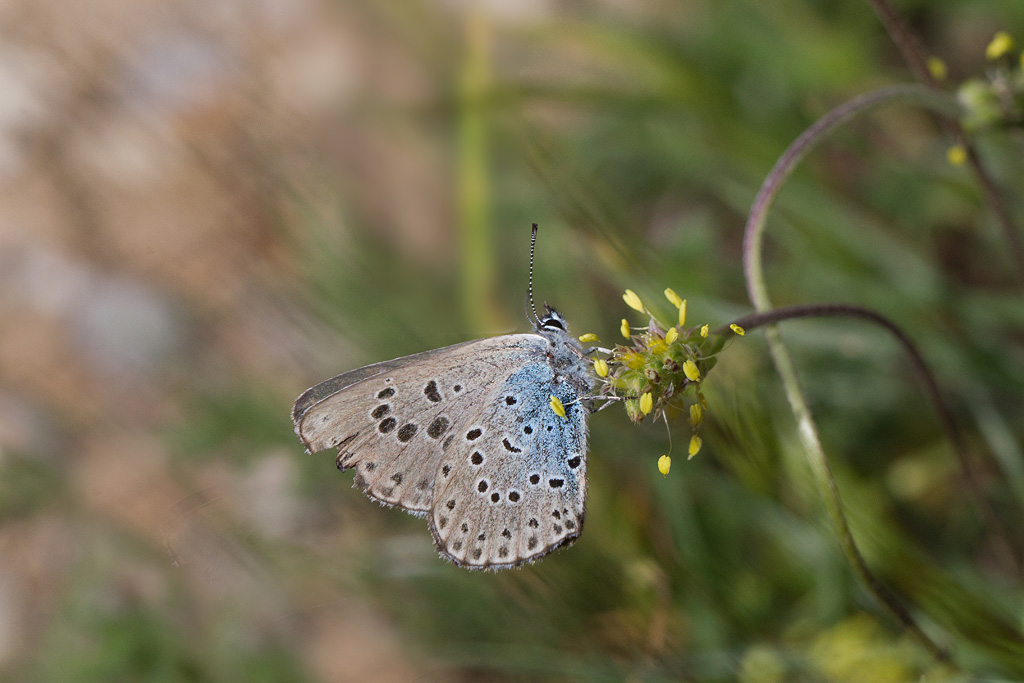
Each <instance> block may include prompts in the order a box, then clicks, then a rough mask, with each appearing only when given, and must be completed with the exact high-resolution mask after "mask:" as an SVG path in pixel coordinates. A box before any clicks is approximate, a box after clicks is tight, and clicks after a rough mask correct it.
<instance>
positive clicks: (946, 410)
mask: <svg viewBox="0 0 1024 683" xmlns="http://www.w3.org/2000/svg"><path fill="white" fill-rule="evenodd" d="M836 317H843V318H858V319H861V320H866V321H868V322H870V323H874V324H875V325H878V326H879V327H881V328H883V329H884V330H886V331H887V332H889V333H890V334H891V335H892V336H893V337H894V338H895V339H896V341H898V342H899V344H900V346H902V347H903V351H904V352H905V353H906V354H907V358H908V359H909V360H910V367H911V369H912V370H913V372H914V374H915V375H916V376H917V379H918V381H919V382H920V384H921V387H922V389H924V392H925V394H927V396H928V399H929V400H930V401H931V404H932V406H933V407H934V408H935V412H936V414H937V417H938V419H939V424H940V425H941V426H942V430H943V432H945V435H946V438H947V439H948V440H949V443H950V445H951V446H952V447H953V452H954V453H955V454H956V457H957V460H958V461H959V463H960V468H961V470H962V471H963V476H964V479H965V480H966V482H967V486H968V489H969V490H970V492H971V495H972V496H973V497H974V501H975V504H976V505H977V506H978V509H979V510H980V512H981V516H982V518H983V521H984V522H985V523H986V525H987V526H988V528H990V529H991V530H992V531H993V533H994V534H995V537H994V538H995V541H996V546H997V548H998V551H999V554H1000V556H1001V558H1000V559H1001V561H1002V562H1003V564H1004V565H1005V567H1006V568H1007V570H1008V571H1009V572H1010V573H1012V574H1014V575H1018V576H1019V575H1020V572H1021V566H1020V562H1019V561H1018V559H1017V553H1016V552H1015V551H1014V549H1013V543H1012V542H1011V541H1010V538H1011V535H1010V532H1009V530H1008V529H1007V528H1006V525H1005V523H1004V522H1003V520H1002V518H1001V517H999V515H997V514H996V511H995V510H994V509H993V508H992V505H991V504H990V503H989V501H988V499H987V498H986V497H985V495H984V492H983V487H982V484H981V479H980V476H979V475H978V472H977V470H976V468H975V467H974V465H972V462H973V461H972V459H971V457H970V448H969V446H968V443H967V439H966V437H965V436H964V433H963V430H962V429H961V427H960V423H959V421H958V420H957V419H956V415H955V413H954V412H953V409H952V407H951V406H950V405H949V402H948V401H947V400H946V398H945V395H944V394H943V393H942V391H941V389H940V388H939V383H938V380H937V379H936V378H935V374H934V373H933V372H932V371H931V368H930V367H929V366H928V363H927V362H926V361H925V359H924V356H922V355H921V351H920V350H919V349H918V348H917V345H916V344H915V343H914V342H913V340H911V339H910V337H909V336H908V335H907V334H906V332H904V331H903V329H902V328H900V327H899V326H898V325H897V324H896V323H894V322H893V321H892V320H890V319H889V318H887V317H885V316H884V315H882V314H881V313H878V312H877V311H873V310H871V309H869V308H864V307H862V306H856V305H853V304H834V303H829V304H806V305H800V306H785V307H782V308H776V309H774V310H771V311H766V312H765V313H754V314H752V315H748V316H745V317H743V318H740V319H739V320H736V321H735V322H734V323H733V324H736V325H739V326H740V327H742V328H743V329H744V330H747V331H749V330H755V329H757V328H758V327H763V326H765V325H771V324H774V323H778V322H782V321H785V320H795V319H799V318H836ZM729 331H731V330H730V328H729V326H723V327H721V328H719V329H718V330H716V333H718V334H722V335H724V334H726V333H727V332H729Z"/></svg>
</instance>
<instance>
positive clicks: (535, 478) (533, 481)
mask: <svg viewBox="0 0 1024 683" xmlns="http://www.w3.org/2000/svg"><path fill="white" fill-rule="evenodd" d="M530 483H531V484H533V485H534V486H536V485H537V484H539V483H540V475H539V474H531V475H530Z"/></svg>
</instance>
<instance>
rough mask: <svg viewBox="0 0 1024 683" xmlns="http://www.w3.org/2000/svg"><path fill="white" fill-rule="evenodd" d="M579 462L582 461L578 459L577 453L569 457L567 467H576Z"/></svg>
mask: <svg viewBox="0 0 1024 683" xmlns="http://www.w3.org/2000/svg"><path fill="white" fill-rule="evenodd" d="M581 462H583V461H582V460H581V459H580V456H578V455H577V456H576V457H574V458H569V467H571V468H572V469H576V468H577V467H579V466H580V463H581Z"/></svg>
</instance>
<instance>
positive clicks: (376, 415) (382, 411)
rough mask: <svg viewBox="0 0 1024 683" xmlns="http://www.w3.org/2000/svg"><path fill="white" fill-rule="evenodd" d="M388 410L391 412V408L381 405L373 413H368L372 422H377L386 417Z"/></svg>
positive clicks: (385, 404)
mask: <svg viewBox="0 0 1024 683" xmlns="http://www.w3.org/2000/svg"><path fill="white" fill-rule="evenodd" d="M389 410H391V406H389V405H388V404H387V403H381V404H380V405H379V406H377V407H376V408H374V409H373V412H372V413H370V417H372V418H373V419H374V420H379V419H381V418H382V417H384V416H385V415H387V414H388V411H389Z"/></svg>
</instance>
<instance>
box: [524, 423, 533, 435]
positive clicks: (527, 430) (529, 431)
mask: <svg viewBox="0 0 1024 683" xmlns="http://www.w3.org/2000/svg"><path fill="white" fill-rule="evenodd" d="M523 434H533V427H531V426H530V425H526V426H525V427H523Z"/></svg>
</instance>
